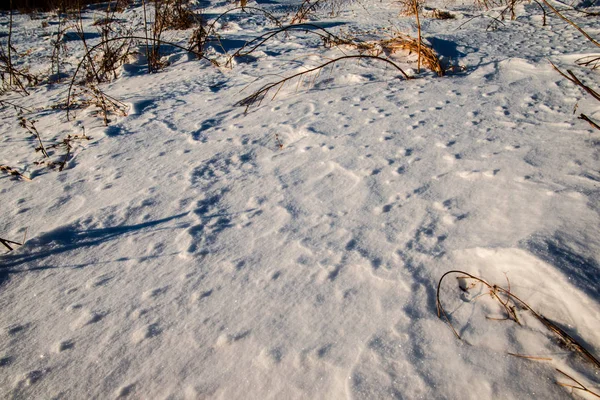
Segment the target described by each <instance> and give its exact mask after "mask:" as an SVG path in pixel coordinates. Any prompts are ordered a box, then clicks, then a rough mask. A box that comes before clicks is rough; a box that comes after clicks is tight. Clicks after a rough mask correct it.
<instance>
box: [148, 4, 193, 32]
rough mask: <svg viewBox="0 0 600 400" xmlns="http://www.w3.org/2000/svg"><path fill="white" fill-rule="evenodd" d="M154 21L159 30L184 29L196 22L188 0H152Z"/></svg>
mask: <svg viewBox="0 0 600 400" xmlns="http://www.w3.org/2000/svg"><path fill="white" fill-rule="evenodd" d="M154 7H155V21H154V23H155V24H156V25H158V26H160V29H161V30H170V29H172V30H184V29H189V28H191V27H192V26H193V25H194V24H195V23H196V15H195V14H194V12H193V11H192V9H191V7H190V1H189V0H154Z"/></svg>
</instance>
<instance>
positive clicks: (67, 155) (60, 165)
mask: <svg viewBox="0 0 600 400" xmlns="http://www.w3.org/2000/svg"><path fill="white" fill-rule="evenodd" d="M90 139H91V137H89V136H86V134H85V128H84V130H83V134H81V135H67V137H66V138H64V139H63V140H62V142H60V143H56V144H53V145H52V146H50V148H60V147H62V148H64V150H65V154H64V156H63V158H62V161H61V162H59V163H58V170H59V171H62V170H63V169H65V166H66V165H67V161H69V159H70V158H71V151H72V150H73V146H72V145H71V143H72V142H74V141H76V140H90Z"/></svg>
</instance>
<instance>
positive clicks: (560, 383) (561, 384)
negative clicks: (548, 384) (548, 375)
mask: <svg viewBox="0 0 600 400" xmlns="http://www.w3.org/2000/svg"><path fill="white" fill-rule="evenodd" d="M556 371H557V372H559V373H560V374H562V375H564V376H566V377H567V378H569V379H570V380H572V381H573V382H575V383H576V384H577V385H570V384H567V383H562V382H556V384H557V385H559V386H563V387H568V388H571V389H577V390H581V391H584V392H586V393H589V394H591V395H592V396H596V397H598V398H600V394H598V393H595V392H592V391H591V390H589V389H588V388H586V387H585V386H584V385H583V384H582V383H581V382H579V381H578V380H577V379H575V378H573V377H572V376H571V375H569V374H567V373H566V372H564V371H561V370H560V369H558V368H556Z"/></svg>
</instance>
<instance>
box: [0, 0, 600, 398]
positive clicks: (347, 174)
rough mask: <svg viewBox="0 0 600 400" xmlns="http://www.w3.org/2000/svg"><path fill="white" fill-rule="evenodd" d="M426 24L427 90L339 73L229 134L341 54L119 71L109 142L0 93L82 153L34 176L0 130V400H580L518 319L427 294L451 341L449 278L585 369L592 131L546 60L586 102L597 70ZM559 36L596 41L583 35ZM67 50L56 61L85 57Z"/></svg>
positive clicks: (257, 21)
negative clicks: (555, 329) (435, 58)
mask: <svg viewBox="0 0 600 400" xmlns="http://www.w3.org/2000/svg"><path fill="white" fill-rule="evenodd" d="M252 5H254V6H257V4H254V3H252ZM258 6H261V7H265V8H266V9H268V10H270V11H272V12H273V13H283V12H284V11H285V10H287V8H286V7H285V5H281V4H278V3H277V2H267V3H264V2H261V4H259V5H258ZM438 6H439V7H441V6H442V4H439V5H438ZM228 7H232V6H231V5H227V4H216V5H214V6H211V7H208V8H207V9H206V10H205V11H206V12H207V13H209V14H210V15H212V16H216V15H218V14H219V13H220V12H222V11H224V10H226V9H227V8H228ZM397 7H398V6H397V5H396V4H395V3H393V2H387V1H384V2H379V1H372V2H371V1H366V2H356V3H353V4H347V5H344V7H343V11H342V12H341V13H340V14H339V15H336V16H328V15H327V13H325V12H322V13H320V14H318V15H319V17H320V19H319V23H321V24H322V26H325V27H330V28H328V29H330V30H332V31H333V32H340V31H343V32H356V31H358V30H360V31H363V32H369V34H368V35H369V36H370V37H377V36H380V37H379V38H384V37H385V35H389V34H390V30H389V29H388V28H389V27H390V26H391V25H392V24H393V25H394V26H395V28H396V29H398V30H400V31H402V32H407V33H411V34H414V33H415V26H414V22H413V20H412V18H410V17H399V16H398V11H397ZM446 7H447V8H448V9H450V10H452V11H453V12H454V13H455V15H456V16H457V18H456V19H451V20H436V19H430V18H424V21H423V35H424V37H425V38H426V39H427V40H428V42H429V43H430V44H432V45H433V46H434V48H435V49H436V50H437V51H438V53H439V54H441V55H442V56H444V57H445V59H446V60H448V61H451V62H452V63H455V64H456V65H459V66H462V67H464V68H463V69H464V70H463V71H458V70H457V72H456V73H454V74H449V75H448V76H446V77H441V78H440V77H436V76H435V75H434V74H433V73H431V72H429V71H424V72H423V73H422V74H420V75H418V76H417V78H416V79H412V80H409V81H406V80H403V79H402V77H401V75H400V74H398V71H394V70H393V69H391V68H389V67H386V65H385V64H383V63H378V62H376V61H360V62H356V61H347V62H345V63H342V64H338V65H337V67H335V68H334V69H333V70H330V69H328V70H326V71H324V72H322V73H321V75H320V76H319V77H318V79H316V80H315V82H314V84H312V85H311V84H310V80H309V79H306V80H305V81H304V82H302V83H301V84H300V85H298V87H297V86H296V81H294V82H293V83H292V84H289V85H286V86H284V88H283V89H282V90H281V91H280V92H279V93H278V95H277V97H276V98H275V99H273V100H271V97H272V94H271V95H270V96H268V98H266V99H265V100H264V101H263V102H262V104H261V105H260V106H258V107H253V108H250V109H249V110H248V112H247V113H245V109H244V107H236V106H235V103H236V102H238V101H239V100H241V99H242V98H244V97H245V96H247V95H249V94H250V93H251V92H252V90H256V89H258V88H260V87H261V86H262V85H264V84H265V83H267V82H270V81H273V80H275V79H277V76H276V75H274V74H279V75H282V76H286V75H290V74H292V73H294V72H299V71H301V70H302V68H305V67H312V66H316V65H318V64H319V63H320V62H322V61H323V60H326V59H327V58H328V57H335V56H341V55H342V54H343V53H341V51H340V50H338V49H336V48H333V49H323V48H322V47H320V46H319V40H318V39H316V38H315V37H314V36H312V35H309V34H306V33H303V32H294V33H291V34H290V35H289V36H288V37H286V36H284V35H280V36H278V37H277V38H275V39H273V40H271V41H270V42H269V43H268V45H266V46H265V47H263V48H262V49H261V50H260V52H257V53H256V54H255V56H256V58H246V59H242V60H238V61H237V62H236V63H235V65H234V66H233V68H232V69H227V68H217V67H214V66H212V65H210V63H208V62H207V61H196V60H191V59H189V58H188V57H187V56H185V55H183V54H181V53H175V54H174V55H172V56H171V65H170V66H168V67H167V68H165V69H164V70H162V71H161V72H159V73H157V74H152V75H148V74H145V73H144V71H143V65H140V64H139V63H138V64H132V65H130V66H127V67H126V68H125V71H124V72H123V76H121V77H120V78H119V79H117V80H116V81H114V82H112V83H110V84H106V85H104V86H103V89H104V90H105V91H106V92H107V93H108V94H110V95H111V96H114V97H116V98H118V99H120V100H121V101H123V102H125V103H127V104H129V105H130V106H131V109H130V113H129V115H128V116H127V117H122V118H120V117H114V118H112V123H111V124H110V126H109V127H104V126H103V123H102V119H101V118H100V117H99V116H98V115H95V113H94V112H93V110H92V109H87V110H78V111H77V114H76V116H77V119H76V120H75V121H66V118H65V113H64V111H62V110H56V109H43V108H44V107H46V106H48V105H52V104H55V103H57V102H59V101H61V100H64V98H65V95H66V93H65V91H66V86H65V85H64V84H51V85H42V86H39V87H36V88H34V89H32V90H31V91H32V94H31V95H30V96H28V97H20V96H19V95H17V94H9V95H5V96H3V97H2V99H4V100H6V99H10V100H11V101H13V102H15V103H17V104H20V105H22V106H25V107H29V108H31V109H34V108H36V109H37V110H38V111H37V112H33V113H31V114H30V117H31V118H35V119H37V120H38V122H37V123H36V126H37V128H38V130H39V131H40V132H41V133H42V136H43V138H45V140H47V141H48V142H49V143H50V142H52V141H53V140H59V139H60V138H62V137H64V136H65V135H66V134H67V133H71V134H78V133H80V131H81V127H82V126H84V127H85V131H86V133H87V134H88V135H89V136H91V138H92V139H91V140H90V141H83V142H78V143H77V144H76V145H75V149H74V154H73V157H72V159H71V160H70V161H69V163H68V165H67V168H66V169H65V170H64V171H62V172H57V171H49V170H47V169H45V168H44V167H43V166H36V165H35V164H33V161H35V160H37V159H39V154H35V152H34V151H33V148H34V147H35V142H34V141H33V139H32V138H31V136H30V135H28V134H27V133H26V132H25V131H24V130H23V129H22V128H20V127H19V125H18V121H17V119H16V118H15V113H14V111H13V110H11V109H9V108H5V109H4V110H3V111H2V127H1V132H2V134H1V137H0V146H1V147H0V148H1V153H0V162H1V163H3V164H7V165H10V166H13V167H19V168H20V170H21V171H23V173H24V174H25V175H27V176H30V177H32V180H31V182H26V181H19V180H13V179H10V177H9V176H8V175H2V176H0V182H1V184H0V185H1V186H0V201H1V202H2V204H3V205H4V206H3V207H2V214H1V215H2V218H1V223H0V237H3V238H6V239H11V240H17V241H18V240H20V238H22V237H23V235H24V233H25V231H27V238H28V240H27V242H26V244H25V245H24V246H22V247H19V248H18V249H16V250H15V251H13V252H10V253H8V254H6V255H4V256H1V257H0V306H1V309H2V313H1V314H0V395H1V396H2V397H3V398H66V399H82V398H114V397H130V398H153V399H154V398H165V399H167V398H168V399H178V398H186V399H197V398H221V399H248V398H253V399H263V398H273V399H294V398H298V399H300V398H302V399H338V398H354V399H372V398H407V399H413V398H450V399H469V398H478V399H479V398H506V399H512V398H515V399H516V398H543V399H550V398H569V397H570V389H569V388H565V387H561V386H559V385H557V384H556V382H557V381H559V382H565V383H569V384H573V382H570V381H569V380H568V379H566V378H565V377H563V376H561V375H560V374H559V373H558V372H557V371H556V370H555V368H560V369H561V370H562V371H565V372H567V373H569V374H570V375H572V376H573V377H577V379H578V380H581V381H582V382H585V384H586V385H587V386H588V388H590V389H591V390H594V391H595V392H596V393H598V392H599V389H598V387H599V385H600V378H599V376H600V375H599V372H598V369H595V367H594V366H593V365H591V364H590V363H589V362H587V361H585V360H583V359H582V358H581V357H579V356H578V355H576V354H575V353H574V352H573V351H571V350H570V349H568V348H564V347H561V346H560V345H559V344H558V343H557V341H556V339H555V336H553V334H552V333H549V332H548V331H547V330H546V329H545V328H544V327H543V326H541V324H540V323H539V322H538V321H536V320H535V319H534V318H532V317H531V316H528V315H527V313H526V312H525V311H522V312H520V313H521V315H522V318H523V325H521V326H520V325H518V324H516V323H514V322H513V321H496V320H490V319H486V317H489V316H493V317H497V318H502V316H503V315H502V312H501V309H500V307H498V304H497V303H494V302H493V300H491V298H490V296H481V297H479V298H477V299H474V297H476V295H477V294H478V293H485V291H484V290H483V289H481V288H479V289H475V290H478V292H477V293H471V294H469V293H466V294H462V295H460V296H459V295H457V294H456V290H454V289H455V288H454V286H456V284H455V282H454V278H453V277H452V278H448V280H447V281H446V282H447V283H446V286H444V289H445V290H444V291H443V300H444V304H445V306H446V308H447V310H448V311H449V312H451V313H452V316H453V317H452V318H453V322H454V327H455V328H456V329H457V330H458V331H459V333H460V335H461V336H462V337H463V339H464V341H460V340H458V339H457V338H456V337H455V336H454V334H453V332H452V329H451V328H450V327H449V326H448V325H447V324H446V322H445V321H444V320H442V319H439V318H438V317H437V314H436V285H437V283H438V280H439V279H440V277H441V276H442V274H443V273H444V272H446V271H448V270H455V269H458V270H464V271H466V272H469V273H472V274H475V275H478V276H481V277H483V278H485V279H486V280H488V281H489V282H492V283H496V284H499V285H503V286H506V284H507V278H508V280H509V282H510V286H511V290H512V292H514V293H515V294H516V295H518V296H519V297H520V298H521V299H523V300H524V301H526V302H527V303H528V304H529V305H530V306H531V307H532V308H533V309H535V310H537V311H538V312H540V313H541V314H543V315H544V316H546V317H548V318H549V319H551V320H552V321H555V322H556V323H557V324H559V325H560V326H561V327H562V328H563V329H565V330H566V331H567V332H568V333H569V334H570V335H572V336H573V337H575V338H578V339H579V340H581V341H582V343H583V344H585V346H586V347H587V348H588V350H590V351H591V352H592V353H594V354H596V355H597V354H599V353H600V334H599V332H600V303H599V301H600V215H599V212H600V203H599V200H600V191H599V189H600V161H599V155H598V148H599V147H598V145H599V143H600V132H599V131H598V130H593V128H592V127H591V126H590V125H588V124H587V123H586V122H585V121H581V120H578V119H577V117H576V115H574V113H573V110H574V108H575V107H577V109H578V112H585V113H586V114H587V115H589V116H590V117H595V118H599V117H600V111H599V110H600V109H599V108H598V103H597V102H596V103H595V102H594V101H593V99H591V97H590V96H589V95H587V94H586V93H584V92H583V91H582V90H581V89H579V88H578V87H576V86H575V85H573V84H571V83H570V82H568V81H566V80H565V79H564V78H562V77H561V76H560V75H559V74H558V73H557V72H556V71H555V70H554V69H553V68H552V66H551V65H550V63H549V62H548V60H551V61H552V62H554V63H555V64H557V66H559V67H561V68H563V69H566V68H571V69H574V71H576V72H577V74H578V75H579V76H582V77H583V79H584V80H585V81H586V82H588V83H590V84H591V86H593V87H598V84H599V83H600V79H599V77H598V72H597V71H591V70H589V69H585V68H580V67H577V66H575V65H574V61H575V60H576V59H577V58H579V57H581V56H583V55H587V54H593V53H594V52H597V48H595V47H594V46H593V44H591V43H590V42H588V41H586V40H585V39H584V38H583V37H582V36H581V35H580V34H579V33H578V32H577V31H575V30H574V29H573V28H572V27H571V26H569V25H568V24H566V23H565V22H564V21H562V20H560V19H558V18H557V17H555V16H552V15H548V23H547V26H542V17H541V14H540V11H539V7H538V6H537V5H536V4H527V5H525V6H519V8H518V10H517V11H518V13H517V16H518V18H517V19H516V20H514V21H510V20H505V21H503V24H499V26H498V27H497V29H494V30H490V29H489V25H490V21H493V20H492V19H491V18H484V17H479V18H474V19H472V20H470V21H469V18H471V17H475V16H477V15H479V14H480V13H481V11H479V10H477V9H475V8H474V7H473V6H472V5H469V4H466V3H465V4H451V5H446ZM140 12H141V11H140V7H137V8H135V9H132V10H128V11H126V13H125V14H124V16H123V18H138V19H139V18H140ZM86 15H87V14H86ZM489 15H494V14H493V13H491V14H489ZM569 15H570V16H572V17H574V18H575V19H576V21H577V22H578V23H580V24H581V26H582V27H583V28H584V29H586V30H587V31H589V32H590V33H591V34H596V36H597V34H598V33H600V26H599V25H598V22H597V21H598V20H597V17H594V18H586V17H582V16H578V15H577V14H569ZM1 21H2V23H3V25H2V29H6V24H5V22H6V21H7V16H6V15H3V16H2V20H1ZM92 21H93V15H91V12H90V14H89V18H88V19H87V24H88V25H86V27H87V29H89V30H90V32H92V31H93V30H94V28H93V27H92V26H91V25H90V24H91V22H92ZM229 21H230V22H229V24H228V26H226V27H225V28H224V32H223V33H222V37H223V39H224V42H225V47H228V46H230V49H231V51H234V50H235V48H236V46H237V47H239V46H240V45H241V44H243V43H244V42H245V41H246V40H249V39H251V38H253V37H255V36H258V35H259V34H261V33H264V32H266V31H268V30H270V29H272V28H273V26H271V25H268V20H267V19H265V18H264V17H262V16H259V15H257V16H254V17H251V18H249V17H247V16H244V15H241V14H234V15H232V16H231V17H230V19H229ZM39 24H40V22H39V21H37V20H34V21H31V20H30V19H29V18H28V17H26V16H18V17H16V24H15V41H16V47H17V48H18V50H19V51H24V50H25V49H26V48H27V47H28V46H29V43H30V42H33V43H34V44H35V46H39V47H40V48H46V47H44V46H45V45H44V39H43V37H41V36H36V35H39V32H40V30H39ZM189 33H190V32H189V31H188V32H168V33H167V36H168V37H169V38H170V39H171V40H183V42H184V43H185V40H186V38H187V37H188V36H189ZM36 37H37V39H35V38H36ZM28 38H29V39H28ZM32 38H34V39H32ZM35 40H37V42H35ZM70 51H71V52H72V54H71V55H70V57H71V58H72V61H73V63H74V62H77V61H78V59H80V58H81V56H82V53H81V51H82V50H81V49H78V48H76V46H75V44H73V45H72V49H71V50H70ZM215 51H216V50H215ZM345 51H349V50H347V49H346V50H345ZM48 56H49V54H46V53H44V52H43V51H41V50H40V52H39V53H36V55H34V56H32V57H38V60H47V58H44V57H48ZM394 57H396V59H397V61H398V62H399V63H400V65H402V66H403V67H404V68H406V69H407V70H408V69H411V70H412V72H411V73H412V74H416V66H415V64H414V63H412V62H411V63H410V64H407V63H406V58H405V57H403V56H402V55H398V56H394ZM411 60H413V61H414V59H411ZM73 63H71V64H70V65H71V66H67V67H66V68H67V70H69V68H70V70H71V71H72V68H73ZM31 65H32V66H34V65H38V66H39V67H40V68H43V67H44V66H47V65H48V64H47V63H46V64H43V63H42V62H40V61H38V64H35V59H32V60H31ZM280 144H281V145H282V147H281V146H280ZM280 147H281V148H280ZM453 288H454V289H453ZM461 296H462V297H461ZM469 296H471V297H469ZM509 352H511V353H515V354H521V355H529V356H535V357H537V358H538V359H526V358H522V357H515V356H512V355H509V354H508V353H509ZM578 394H579V395H583V396H585V394H584V393H582V392H581V391H578ZM590 398H591V397H590Z"/></svg>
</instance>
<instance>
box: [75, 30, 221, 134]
mask: <svg viewBox="0 0 600 400" xmlns="http://www.w3.org/2000/svg"><path fill="white" fill-rule="evenodd" d="M145 39H146V38H145V37H143V36H118V37H113V38H109V39H106V40H103V41H101V42H100V43H97V44H96V45H94V46H92V47H90V48H89V49H88V50H87V51H86V54H84V55H83V57H82V58H81V61H79V64H77V67H76V68H75V72H74V73H73V76H72V77H71V82H70V83H69V89H68V90H67V99H66V104H65V108H66V110H67V120H70V119H71V115H70V110H71V108H72V107H73V105H74V104H80V105H81V104H82V103H81V102H78V101H77V100H76V99H75V95H76V94H77V93H76V90H75V88H76V82H77V77H78V76H79V72H80V71H81V70H82V69H84V65H85V63H86V62H88V59H89V57H90V55H91V54H92V53H93V52H95V51H97V50H98V49H100V48H101V47H102V46H104V45H105V44H106V42H114V41H118V40H145ZM154 40H156V41H157V42H159V43H161V44H168V45H169V46H173V47H176V48H178V49H180V50H184V51H186V52H190V53H193V54H195V55H196V56H197V57H198V58H203V59H206V60H208V61H210V62H211V63H213V64H214V62H213V61H212V60H210V59H208V58H206V57H205V56H204V55H203V54H202V53H198V52H196V51H195V50H194V49H190V48H187V47H184V46H181V45H179V44H177V43H171V42H167V41H164V40H162V39H154ZM81 83H83V84H84V85H85V84H89V86H90V87H89V88H87V90H91V91H92V92H93V94H94V96H93V97H96V99H97V100H99V101H98V103H94V104H99V105H100V108H102V109H103V110H105V107H104V104H107V105H108V107H107V108H106V110H108V111H111V109H112V111H115V113H116V114H117V115H123V116H125V115H127V110H128V107H127V106H126V105H125V104H123V103H121V102H120V101H118V100H117V99H115V98H113V97H110V96H108V95H106V93H103V92H102V91H100V90H99V89H98V88H97V86H95V85H93V84H90V83H89V81H88V80H84V81H83V82H81ZM79 89H80V90H81V91H85V90H86V88H85V86H79ZM83 103H85V102H83ZM106 115H107V114H106V113H105V117H106ZM104 122H105V124H108V120H107V118H105V121H104Z"/></svg>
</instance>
